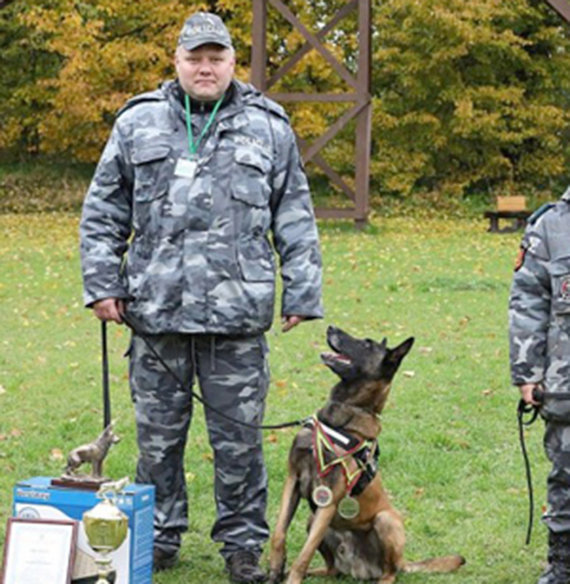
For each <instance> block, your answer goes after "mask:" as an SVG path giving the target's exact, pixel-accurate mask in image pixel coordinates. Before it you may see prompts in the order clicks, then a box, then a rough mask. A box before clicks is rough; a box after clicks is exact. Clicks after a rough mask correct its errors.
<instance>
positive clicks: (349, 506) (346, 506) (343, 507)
mask: <svg viewBox="0 0 570 584" xmlns="http://www.w3.org/2000/svg"><path fill="white" fill-rule="evenodd" d="M359 513H360V505H359V503H358V501H357V500H356V499H353V498H352V497H348V496H346V497H345V498H344V499H343V500H342V501H341V502H340V503H339V504H338V514H339V515H340V516H341V517H342V518H343V519H354V518H355V517H356V516H357V515H358V514H359Z"/></svg>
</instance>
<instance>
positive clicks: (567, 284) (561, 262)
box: [550, 257, 570, 314]
mask: <svg viewBox="0 0 570 584" xmlns="http://www.w3.org/2000/svg"><path fill="white" fill-rule="evenodd" d="M550 270H551V274H552V308H553V311H554V313H555V314H570V257H564V258H556V259H555V260H552V262H551V268H550Z"/></svg>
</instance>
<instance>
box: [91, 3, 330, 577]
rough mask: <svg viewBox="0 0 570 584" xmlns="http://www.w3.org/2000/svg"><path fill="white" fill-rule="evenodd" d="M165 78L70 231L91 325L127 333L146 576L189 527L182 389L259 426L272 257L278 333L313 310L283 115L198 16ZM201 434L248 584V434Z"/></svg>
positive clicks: (316, 290) (126, 121) (220, 423)
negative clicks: (151, 516)
mask: <svg viewBox="0 0 570 584" xmlns="http://www.w3.org/2000/svg"><path fill="white" fill-rule="evenodd" d="M175 65H176V71H177V79H176V80H174V81H167V82H165V83H164V84H163V85H162V86H161V87H160V88H159V89H158V90H156V91H152V92H149V93H144V94H142V95H139V96H136V97H134V98H133V99H131V100H129V101H128V102H127V104H126V105H125V106H124V107H123V109H122V110H121V111H120V112H119V114H118V116H117V119H116V121H115V124H114V127H113V130H112V133H111V136H110V139H109V141H108V143H107V145H106V147H105V149H104V151H103V154H102V156H101V159H100V161H99V164H98V166H97V169H96V171H95V175H94V177H93V181H92V183H91V186H90V188H89V191H88V193H87V196H86V199H85V202H84V207H83V214H82V218H81V226H80V236H81V260H82V271H83V281H84V290H85V293H84V298H85V303H86V305H87V306H88V307H91V308H93V310H94V312H95V314H96V315H97V316H98V317H99V318H100V319H102V320H110V321H115V322H117V323H121V322H123V317H125V318H127V319H128V320H129V323H136V324H135V326H134V327H133V328H134V329H136V330H135V331H134V332H133V336H132V343H131V348H130V384H131V391H132V396H133V402H134V405H135V415H136V422H137V436H138V445H139V451H140V456H139V462H138V466H137V481H139V482H145V483H151V484H153V485H154V486H155V488H156V509H155V553H154V560H155V569H165V568H167V567H170V566H172V565H174V563H175V562H176V560H177V558H178V553H179V547H180V540H181V533H182V532H184V531H185V530H186V529H187V507H188V505H187V495H186V485H185V480H184V467H183V456H184V448H185V444H186V438H187V432H188V429H189V425H190V420H191V414H192V400H191V395H190V387H191V385H192V383H193V381H194V379H197V380H198V382H199V385H200V389H201V391H202V394H203V396H204V398H205V399H206V400H207V402H209V403H210V404H211V405H212V406H213V407H215V408H216V409H218V410H219V411H221V412H223V413H225V414H227V415H229V416H230V417H232V418H235V419H238V420H241V421H243V422H246V423H249V424H260V423H261V422H262V420H263V412H264V403H265V397H266V393H267V389H268V385H269V371H268V366H267V353H268V350H267V344H266V340H265V336H264V333H265V331H267V330H268V329H269V328H270V326H271V323H272V320H273V312H274V297H275V285H276V282H275V280H276V272H277V269H278V268H277V262H276V259H275V255H274V254H275V252H276V253H277V255H278V256H279V262H280V266H279V267H280V274H281V279H282V283H283V291H282V302H281V304H282V305H281V315H282V318H283V330H284V331H287V330H289V329H291V328H292V327H294V326H296V325H297V324H298V323H299V322H301V321H303V320H307V319H313V318H321V317H322V312H323V311H322V303H321V277H322V276H321V272H322V269H321V256H320V250H319V243H318V237H317V229H316V224H315V217H314V212H313V208H312V204H311V199H310V193H309V189H308V185H307V180H306V176H305V173H304V171H303V168H302V163H301V160H300V156H299V152H298V149H297V146H296V141H295V137H294V134H293V131H292V129H291V127H290V125H289V122H288V118H287V116H286V114H285V113H284V111H283V109H282V108H281V107H280V106H279V105H277V104H276V103H274V102H273V101H271V100H269V99H267V98H266V97H264V96H263V95H262V94H261V93H260V92H259V91H257V90H256V89H255V88H254V87H252V86H251V85H248V84H244V83H241V82H239V81H237V80H235V79H234V78H233V73H234V65H235V60H234V52H233V47H232V43H231V39H230V35H229V33H228V31H227V29H226V27H225V25H224V24H223V22H222V21H221V20H220V19H219V17H217V16H216V15H213V14H209V13H196V14H194V15H193V16H192V17H190V18H189V19H188V20H187V21H186V22H185V23H184V26H183V28H182V31H181V34H180V37H179V42H178V48H177V50H176V54H175ZM270 235H271V236H272V238H271V240H270V237H269V236H270ZM149 345H150V346H151V347H152V349H151V348H150V347H149ZM155 351H156V353H155ZM167 367H168V369H171V370H172V372H173V373H174V374H175V375H176V376H177V377H178V378H179V379H181V380H183V382H184V384H185V387H184V388H183V387H181V385H180V384H179V383H178V382H177V381H176V379H175V378H174V376H173V375H171V374H170V373H169V372H168V371H167V369H166V368H167ZM206 420H207V424H208V433H209V439H210V443H211V445H212V448H213V451H214V462H215V501H216V509H217V517H216V522H215V525H214V527H213V529H212V537H213V539H214V540H215V541H218V542H222V543H223V547H222V549H221V553H222V555H223V557H224V558H225V560H226V567H227V569H228V571H229V574H230V578H231V579H232V580H233V581H235V582H257V581H262V580H264V579H265V572H264V571H263V570H262V569H261V568H260V567H259V564H258V562H259V555H260V552H261V549H262V544H263V543H264V542H265V541H266V539H267V537H268V526H267V523H266V520H265V507H266V498H267V475H266V471H265V466H264V461H263V455H262V440H261V433H260V431H259V430H257V429H252V428H249V427H247V426H243V425H240V424H237V423H234V422H232V421H230V420H228V419H225V418H224V417H222V416H220V415H218V414H216V413H215V412H214V411H213V410H210V409H208V408H206Z"/></svg>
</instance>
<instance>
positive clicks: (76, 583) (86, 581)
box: [71, 571, 117, 584]
mask: <svg viewBox="0 0 570 584" xmlns="http://www.w3.org/2000/svg"><path fill="white" fill-rule="evenodd" d="M98 579H99V576H86V577H84V578H74V579H73V580H72V581H71V584H96V583H97V580H98ZM107 580H108V581H109V584H115V582H116V581H117V572H115V571H112V572H111V573H110V574H107Z"/></svg>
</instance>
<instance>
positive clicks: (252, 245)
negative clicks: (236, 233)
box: [237, 232, 275, 282]
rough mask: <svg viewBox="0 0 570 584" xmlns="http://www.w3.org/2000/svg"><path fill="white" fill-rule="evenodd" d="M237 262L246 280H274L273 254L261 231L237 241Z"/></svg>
mask: <svg viewBox="0 0 570 584" xmlns="http://www.w3.org/2000/svg"><path fill="white" fill-rule="evenodd" d="M237 257H238V264H239V267H240V271H241V275H242V278H243V279H244V280H245V281H246V282H273V281H274V280H275V256H274V255H273V249H272V248H271V245H270V244H269V242H268V241H267V239H266V238H265V237H263V235H262V234H261V233H259V234H258V233H257V232H254V233H253V235H252V236H251V237H247V238H244V239H243V240H241V241H240V242H239V243H238V250H237Z"/></svg>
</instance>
